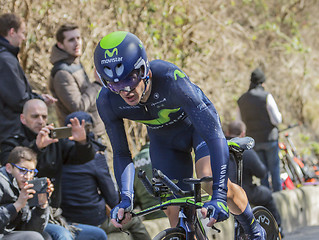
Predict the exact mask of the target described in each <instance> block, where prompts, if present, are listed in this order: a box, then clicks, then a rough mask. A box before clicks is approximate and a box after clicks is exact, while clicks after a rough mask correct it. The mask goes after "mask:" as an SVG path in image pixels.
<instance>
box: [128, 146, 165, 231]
mask: <svg viewBox="0 0 319 240" xmlns="http://www.w3.org/2000/svg"><path fill="white" fill-rule="evenodd" d="M133 162H134V167H135V177H134V193H135V198H134V206H135V207H136V206H139V207H140V208H141V209H147V208H149V207H151V206H154V205H156V204H158V199H156V198H154V197H153V196H152V195H150V194H149V193H148V192H147V190H146V188H145V187H144V185H143V184H142V182H141V180H140V179H139V178H138V177H137V175H138V172H139V170H140V169H142V170H143V171H145V173H146V176H147V177H148V178H149V179H151V178H152V177H153V173H152V162H151V158H150V144H149V142H147V143H146V144H145V145H144V146H143V147H142V149H141V151H140V152H139V153H138V154H137V155H136V156H135V157H134V158H133ZM162 217H166V215H165V213H164V212H163V211H156V212H153V213H150V214H147V215H146V216H145V217H144V218H145V220H151V219H157V218H162ZM124 226H125V225H124Z"/></svg>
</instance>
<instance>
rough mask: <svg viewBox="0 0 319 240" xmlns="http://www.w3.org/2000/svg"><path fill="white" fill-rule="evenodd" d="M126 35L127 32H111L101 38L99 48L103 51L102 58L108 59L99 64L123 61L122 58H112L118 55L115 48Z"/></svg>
mask: <svg viewBox="0 0 319 240" xmlns="http://www.w3.org/2000/svg"><path fill="white" fill-rule="evenodd" d="M127 34H128V32H122V31H118V32H112V33H110V34H108V35H106V36H105V37H104V38H102V40H101V41H100V47H101V48H102V49H105V53H104V58H107V57H109V59H103V60H101V64H107V63H114V62H121V61H123V57H113V56H117V55H118V49H117V46H118V45H120V44H121V43H122V42H123V41H124V39H125V37H126V35H127Z"/></svg>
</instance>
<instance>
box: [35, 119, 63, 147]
mask: <svg viewBox="0 0 319 240" xmlns="http://www.w3.org/2000/svg"><path fill="white" fill-rule="evenodd" d="M53 128H54V127H53V124H52V123H51V124H50V125H47V126H45V127H43V128H42V129H41V130H40V132H39V133H38V135H37V138H36V144H37V147H38V149H42V148H45V147H46V146H48V145H50V144H51V143H55V142H58V141H59V139H53V138H50V137H49V134H50V130H52V129H53Z"/></svg>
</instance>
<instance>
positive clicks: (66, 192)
mask: <svg viewBox="0 0 319 240" xmlns="http://www.w3.org/2000/svg"><path fill="white" fill-rule="evenodd" d="M73 118H77V119H79V120H80V121H81V120H85V121H86V122H88V123H91V124H92V123H93V120H92V118H91V116H90V115H89V114H88V113H86V112H74V113H71V114H70V115H68V116H67V118H66V121H65V125H67V124H69V123H70V119H73ZM87 135H88V136H89V138H90V140H91V142H92V144H93V147H94V149H95V151H96V153H95V158H94V159H93V160H92V161H89V162H87V163H85V164H81V165H71V164H67V165H64V166H63V172H62V186H63V187H62V204H61V208H62V209H63V215H64V216H65V218H66V219H67V220H68V221H70V222H77V223H83V224H89V225H93V226H100V227H101V228H102V229H103V230H104V231H105V232H106V233H107V234H109V233H112V232H119V229H116V228H115V227H113V226H112V224H110V219H109V217H108V216H107V215H106V212H107V206H106V204H107V205H108V206H109V207H111V208H113V207H115V206H116V205H117V204H118V202H119V194H118V192H117V191H116V190H115V187H114V182H113V180H112V177H111V174H110V171H109V168H108V165H107V159H106V156H105V148H106V147H105V146H104V145H102V144H101V143H99V142H97V141H95V140H94V139H95V137H94V134H93V132H89V133H88V134H87ZM83 196H85V197H83ZM123 230H124V231H128V232H130V234H131V235H132V238H133V239H135V240H140V239H143V240H144V239H145V240H147V239H150V236H149V234H148V232H147V231H146V229H145V227H144V225H143V224H142V222H141V220H140V219H139V218H134V219H133V220H132V222H130V223H129V224H126V225H125V226H124V228H123ZM123 234H125V233H123ZM123 237H124V236H123Z"/></svg>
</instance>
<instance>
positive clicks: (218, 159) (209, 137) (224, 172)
mask: <svg viewBox="0 0 319 240" xmlns="http://www.w3.org/2000/svg"><path fill="white" fill-rule="evenodd" d="M174 84H175V85H176V86H177V87H176V88H174V89H177V91H176V93H174V94H175V96H176V101H177V102H178V103H180V105H181V107H182V108H183V109H184V110H185V111H186V113H187V115H188V116H189V118H190V119H191V121H192V123H193V125H194V127H195V129H196V130H197V131H198V133H199V134H200V135H201V137H202V138H203V139H204V140H205V142H206V144H207V146H208V148H209V152H210V159H211V167H212V172H213V181H214V183H213V199H218V198H219V199H223V200H226V195H227V180H228V160H229V150H228V146H227V141H226V139H225V136H224V134H223V131H222V128H221V124H220V120H219V116H218V113H217V112H216V109H215V107H214V106H213V104H212V103H211V102H210V101H209V100H208V99H207V97H206V96H205V95H204V94H203V93H202V91H201V90H200V89H199V88H198V87H196V86H195V85H193V84H192V83H191V82H190V81H189V80H188V78H187V76H185V77H184V78H178V80H177V81H175V83H174Z"/></svg>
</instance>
